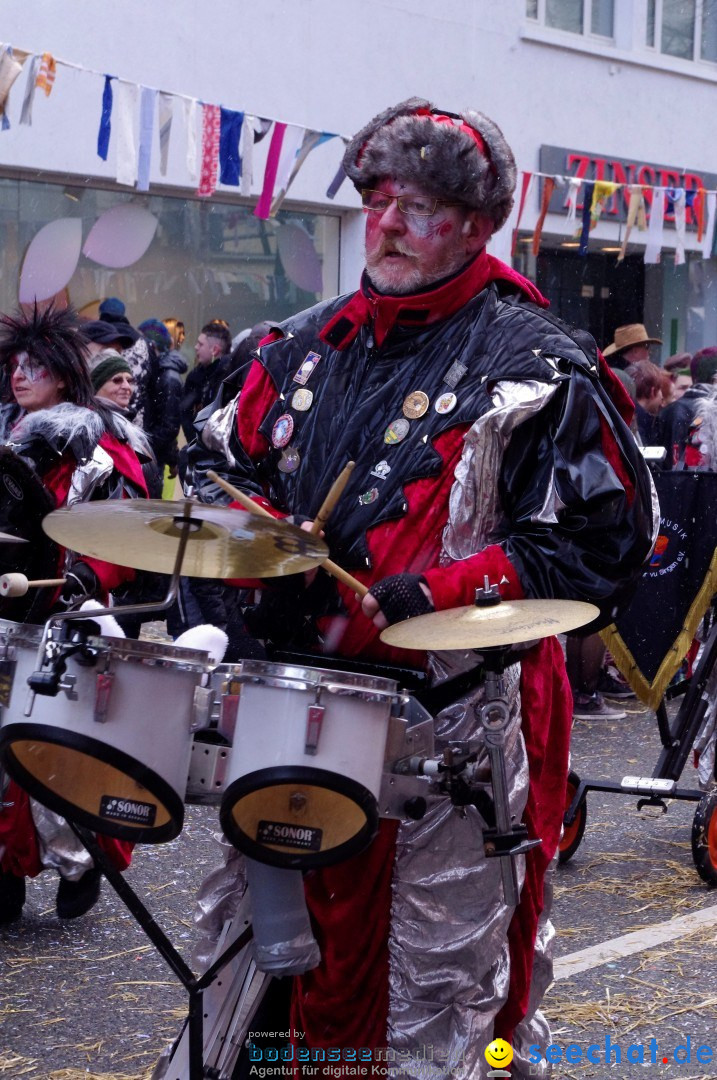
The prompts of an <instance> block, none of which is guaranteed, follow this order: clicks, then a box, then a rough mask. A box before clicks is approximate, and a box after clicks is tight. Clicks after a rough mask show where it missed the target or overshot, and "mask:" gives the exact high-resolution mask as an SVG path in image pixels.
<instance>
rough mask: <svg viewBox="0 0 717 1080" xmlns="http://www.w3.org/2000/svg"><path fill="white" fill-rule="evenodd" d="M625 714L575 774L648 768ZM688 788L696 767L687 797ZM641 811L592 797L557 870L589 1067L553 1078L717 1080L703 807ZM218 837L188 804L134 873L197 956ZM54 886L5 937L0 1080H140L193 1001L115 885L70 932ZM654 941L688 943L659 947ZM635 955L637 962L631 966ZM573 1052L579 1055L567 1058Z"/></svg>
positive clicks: (559, 1014)
mask: <svg viewBox="0 0 717 1080" xmlns="http://www.w3.org/2000/svg"><path fill="white" fill-rule="evenodd" d="M628 709H629V716H628V719H627V720H626V721H622V722H619V723H611V724H606V723H604V722H599V721H592V722H577V723H576V726H575V732H574V744H573V746H574V749H573V765H574V767H575V769H576V770H577V771H578V772H579V773H581V774H582V775H584V776H592V777H604V778H609V779H619V778H620V777H621V776H622V775H623V774H624V773H649V772H651V771H652V768H653V766H654V763H655V761H656V758H657V752H658V750H657V745H658V743H657V735H656V730H655V725H654V719H653V718H652V717H651V715H648V714H647V713H646V711H645V710H644V709H642V708H641V707H640V706H639V705H637V704H634V703H633V704H632V705H630V703H628ZM693 784H694V780H693V770H692V767H691V765H688V767H687V769H686V775H685V785H686V786H693ZM635 803H636V800H635V799H634V798H631V797H625V796H621V795H604V796H600V795H597V794H594V793H592V794H590V795H589V796H588V812H589V820H588V826H587V830H586V834H585V838H584V840H583V843H582V845H581V846H580V848H579V849H578V851H577V853H576V855H575V856H574V858H573V860H572V861H571V862H570V863H568V864H567V865H566V866H564V867H562V868H560V869H559V871H558V873H557V879H556V880H557V884H556V904H555V922H556V925H557V928H558V937H557V949H556V953H557V956H558V958H559V962H558V966H557V976H558V977H557V978H556V981H555V983H554V985H553V986H552V988H551V990H550V991H549V994H548V997H547V1000H546V1008H547V1012H548V1014H549V1016H550V1019H551V1023H552V1026H553V1035H554V1041H555V1043H557V1044H558V1045H559V1046H560V1047H562V1048H563V1050H565V1049H566V1047H568V1046H569V1044H574V1045H575V1046H576V1047H578V1048H579V1050H580V1053H581V1055H582V1058H581V1062H580V1063H579V1064H575V1063H569V1060H570V1059H566V1058H565V1057H563V1059H562V1062H561V1064H559V1065H556V1067H555V1077H556V1080H557V1078H558V1077H560V1078H561V1080H562V1078H563V1077H567V1078H580V1080H582V1078H585V1080H598V1078H607V1077H612V1078H619V1080H623V1078H629V1077H631V1076H636V1077H640V1078H643V1080H644V1078H648V1080H653V1078H657V1077H663V1076H664V1077H673V1076H675V1077H676V1076H679V1077H681V1078H682V1080H698V1078H699V1080H708V1078H709V1080H713V1078H715V1077H717V1064H714V1065H709V1064H707V1063H703V1064H700V1063H699V1062H698V1061H697V1060H696V1057H695V1053H696V1050H697V1048H698V1047H699V1046H700V1045H701V1044H708V1045H710V1046H712V1047H714V1048H715V1050H717V988H716V986H715V980H714V978H713V964H714V961H713V957H714V951H715V948H714V947H715V942H716V941H717V920H716V919H714V918H713V916H715V915H716V914H717V896H716V895H715V894H713V893H711V892H710V891H709V890H707V889H706V887H705V886H704V885H703V884H702V882H701V881H700V879H699V878H698V876H697V874H696V872H695V870H694V866H693V862H692V856H691V851H690V828H691V823H692V817H693V814H694V804H689V803H683V804H679V803H672V804H670V809H669V813H668V814H667V815H662V814H659V813H656V812H655V811H644V812H643V813H641V814H639V813H638V812H637V810H636V809H635ZM216 828H217V818H216V812H215V811H214V810H213V809H211V808H204V807H189V808H188V809H187V820H186V825H185V828H184V830H183V832H182V834H181V836H180V837H179V838H178V839H177V840H176V841H174V842H172V843H170V844H165V845H160V846H157V847H144V848H142V849H138V850H137V851H136V852H135V859H134V863H133V866H132V868H131V870H130V871H129V873H128V875H127V877H128V879H129V881H130V882H131V883H132V885H133V886H134V887H135V888H136V890H137V891H138V892H139V893H140V895H141V896H143V897H144V898H145V900H146V903H147V905H148V906H149V907H150V908H151V909H152V911H153V912H155V913H156V916H157V920H158V921H159V923H160V924H161V925H162V926H163V927H164V928H165V929H166V930H167V933H168V934H169V936H170V938H171V939H172V941H173V942H174V943H175V945H176V946H177V947H178V948H179V950H180V951H181V952H182V953H183V955H184V956H185V957H186V958H187V960H189V959H190V957H191V949H192V946H193V943H194V941H195V940H196V937H195V931H194V929H193V925H192V909H193V893H194V890H195V888H196V886H197V884H198V882H199V881H200V879H201V878H202V876H203V875H204V873H206V871H207V870H208V869H209V868H210V867H211V866H212V865H213V864H214V862H215V860H216V851H217V848H216V846H215V844H214V843H213V841H212V832H213V831H214V830H215V829H216ZM56 882H57V879H56V877H55V876H54V875H52V874H49V873H48V874H44V875H42V876H41V877H40V878H38V879H37V880H36V881H34V882H31V883H30V886H29V892H28V902H27V905H26V913H25V917H24V918H23V920H22V922H21V923H20V924H16V925H14V926H12V927H11V928H9V929H5V930H2V931H0V949H1V953H0V1020H1V1024H0V1033H1V1034H0V1076H2V1077H3V1078H4V1077H8V1078H15V1077H28V1078H30V1080H49V1078H51V1080H80V1078H85V1080H89V1078H92V1077H101V1078H102V1080H120V1078H121V1080H130V1078H131V1080H139V1078H143V1077H145V1076H146V1075H147V1073H148V1070H149V1068H150V1066H151V1064H152V1063H153V1061H154V1060H155V1058H156V1057H157V1054H158V1053H159V1051H160V1050H161V1049H162V1048H163V1047H164V1046H165V1045H166V1044H167V1042H168V1041H169V1040H171V1038H172V1037H173V1036H174V1035H175V1034H176V1032H177V1031H178V1028H179V1024H180V1020H181V1018H182V1017H183V1015H184V1007H185V995H184V991H183V990H182V989H181V987H180V986H179V985H178V984H177V982H176V980H175V978H174V976H173V975H172V973H171V972H170V971H169V969H168V968H167V967H166V966H165V965H164V962H163V961H162V960H161V959H160V958H159V957H158V956H157V954H156V953H155V952H154V949H153V948H152V947H151V946H150V945H149V944H148V942H147V941H146V939H145V938H144V936H143V934H142V932H141V931H140V930H139V928H138V927H137V926H136V925H135V923H134V922H133V920H132V919H131V918H130V916H129V915H128V914H127V913H126V912H125V911H124V909H123V908H122V906H121V905H120V904H119V902H117V901H116V900H114V899H113V894H112V893H111V890H110V889H109V888H108V887H107V886H106V885H105V887H104V891H103V896H102V899H101V901H100V903H99V904H98V905H97V907H96V908H95V909H94V910H93V911H92V913H91V914H90V915H89V916H87V917H86V918H84V919H81V920H78V921H76V922H74V923H65V924H62V923H60V922H59V921H58V919H57V917H56V915H55V913H54V892H55V889H56ZM691 913H696V914H697V915H698V917H699V918H702V919H703V920H705V921H704V923H703V924H700V925H698V926H697V927H696V928H694V927H691V925H690V924H689V923H688V924H687V925H686V926H685V925H684V924H683V923H680V922H678V923H676V924H674V925H673V927H672V928H668V931H671V933H669V932H668V933H666V932H665V931H664V928H663V924H664V923H666V922H667V921H669V920H674V919H676V918H682V917H685V916H688V915H690V914H691ZM646 928H647V929H649V930H650V931H651V933H652V937H650V936H649V935H647V936H646V937H645V939H644V940H640V941H638V942H637V944H634V943H633V944H632V945H630V943H629V942H628V943H625V942H617V944H616V946H615V955H612V956H611V957H610V958H609V959H608V961H607V962H601V960H602V959H603V957H602V956H598V957H596V956H595V955H594V953H591V954H588V955H587V956H585V957H582V958H577V959H576V957H575V954H576V953H579V952H581V951H582V950H586V949H589V948H590V947H592V946H597V945H601V944H602V943H605V942H611V941H613V940H614V939H618V938H620V937H621V936H622V935H626V934H629V933H632V932H635V931H641V930H645V929H646ZM655 928H660V931H659V932H658V931H656V930H655ZM659 933H661V936H662V937H663V938H664V937H665V936H668V937H670V936H671V934H675V933H677V934H678V935H679V936H677V937H674V939H673V940H667V941H665V940H658V936H659ZM628 947H631V948H634V949H637V951H634V952H631V953H629V955H625V950H626V949H627V948H628ZM578 960H581V963H580V964H578V966H579V967H584V970H579V971H577V972H576V964H577V963H578ZM607 1036H609V1039H610V1042H611V1045H612V1046H615V1045H616V1044H617V1045H618V1046H619V1047H620V1050H621V1055H622V1058H621V1061H620V1063H616V1061H615V1057H616V1052H615V1051H614V1050H613V1051H612V1053H611V1064H610V1065H608V1064H606V1063H605V1061H604V1057H605V1041H606V1037H607ZM688 1037H689V1038H690V1040H691V1043H690V1051H691V1055H692V1062H691V1063H686V1064H681V1065H678V1064H675V1063H674V1061H673V1051H674V1050H675V1048H676V1047H679V1046H686V1045H687V1043H686V1040H687V1038H688ZM651 1039H654V1040H656V1043H655V1044H652V1049H651V1043H650V1040H651ZM639 1044H642V1045H643V1046H644V1062H645V1064H644V1065H642V1066H640V1064H638V1063H634V1064H631V1063H628V1062H627V1060H626V1058H627V1056H628V1049H629V1048H630V1046H632V1047H633V1050H632V1051H631V1053H630V1056H631V1057H633V1058H634V1057H638V1055H639V1050H638V1049H636V1048H637V1047H638V1046H639ZM590 1046H593V1047H597V1048H598V1049H593V1050H592V1051H591V1053H592V1056H593V1057H598V1051H599V1060H598V1061H597V1062H590V1061H588V1060H586V1052H587V1050H588V1048H589V1047H590ZM651 1053H652V1055H653V1056H654V1057H655V1064H652V1063H651V1057H650V1055H651ZM685 1053H686V1051H683V1052H682V1056H684V1054H685ZM702 1053H703V1056H704V1053H705V1052H704V1051H703V1052H702ZM577 1054H578V1050H576V1049H575V1048H573V1049H572V1050H571V1051H570V1057H571V1058H572V1059H573V1061H575V1060H577ZM663 1057H668V1059H669V1061H668V1064H663V1063H662V1058H663Z"/></svg>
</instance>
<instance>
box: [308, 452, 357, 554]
mask: <svg viewBox="0 0 717 1080" xmlns="http://www.w3.org/2000/svg"><path fill="white" fill-rule="evenodd" d="M355 465H356V462H355V461H349V463H348V465H347V466H346V468H345V469H344V470H343V471H342V472H341V473H340V474H339V476H338V478H337V479H336V480H334V482H333V484H332V485H331V487H330V488H329V493H328V495H327V496H326V498H325V499H324V501H323V503H322V504H321V509H320V510H319V512H318V514H317V515H316V517H315V518H314V524H313V525H312V526H311V530H310V531H311V532H312V533H313V534H314V536H317V535H318V534H319V533H320V532H321V530H322V529H323V527H324V525H325V524H326V522H327V521H328V520H329V516H330V514H331V511H332V510H333V508H334V507H335V506H336V503H337V502H338V501H339V499H340V498H341V496H342V494H343V490H344V488H345V487H346V485H347V484H348V482H349V480H350V478H351V473H352V472H353V471H354V466H355Z"/></svg>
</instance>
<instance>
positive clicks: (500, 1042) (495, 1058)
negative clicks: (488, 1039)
mask: <svg viewBox="0 0 717 1080" xmlns="http://www.w3.org/2000/svg"><path fill="white" fill-rule="evenodd" d="M485 1059H486V1061H487V1062H488V1064H489V1065H492V1066H493V1068H494V1069H504V1068H505V1067H506V1065H510V1063H511V1061H512V1060H513V1047H512V1046H511V1045H510V1043H507V1042H506V1041H505V1039H493V1042H492V1043H489V1044H488V1046H486V1048H485Z"/></svg>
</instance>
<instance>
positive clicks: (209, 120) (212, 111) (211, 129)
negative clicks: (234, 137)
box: [197, 105, 221, 198]
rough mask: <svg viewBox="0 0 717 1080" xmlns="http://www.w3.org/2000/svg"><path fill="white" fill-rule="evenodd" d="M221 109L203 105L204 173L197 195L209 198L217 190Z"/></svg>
mask: <svg viewBox="0 0 717 1080" xmlns="http://www.w3.org/2000/svg"><path fill="white" fill-rule="evenodd" d="M220 132H221V109H220V108H219V106H218V105H202V171H201V174H200V177H199V187H198V188H197V195H201V196H202V197H203V198H207V197H208V196H209V195H213V194H214V192H215V191H216V188H217V172H218V170H219V136H220Z"/></svg>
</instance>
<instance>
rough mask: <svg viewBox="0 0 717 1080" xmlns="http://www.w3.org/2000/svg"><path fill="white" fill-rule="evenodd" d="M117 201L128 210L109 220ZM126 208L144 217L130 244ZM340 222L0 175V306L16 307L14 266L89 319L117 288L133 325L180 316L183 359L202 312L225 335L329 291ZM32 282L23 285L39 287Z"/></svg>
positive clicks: (276, 317) (281, 315)
mask: <svg viewBox="0 0 717 1080" xmlns="http://www.w3.org/2000/svg"><path fill="white" fill-rule="evenodd" d="M121 208H124V210H125V211H127V210H129V211H130V214H129V215H126V214H125V216H122V213H120V218H121V221H120V220H118V219H117V218H116V217H115V219H114V222H113V220H112V219H113V215H116V214H117V213H118V211H120V210H121ZM132 210H136V216H137V217H138V218H141V221H140V225H141V227H142V228H144V229H145V231H146V229H147V225H148V224H149V226H151V229H150V230H149V232H146V235H145V240H144V241H143V239H142V236H141V235H139V236H138V238H137V245H138V246H137V245H135V249H134V250H133V249H132V242H131V241H132V238H131V237H128V235H127V229H128V227H131V226H132V221H131V218H132V214H131V211H132ZM128 220H129V225H128ZM339 222H340V219H339V217H338V216H337V215H329V214H310V213H304V212H302V213H298V212H295V211H292V210H284V209H282V210H280V211H279V213H278V214H277V215H276V217H275V218H270V219H269V220H268V221H261V220H260V219H259V218H257V217H255V216H254V213H253V207H252V206H247V205H242V204H239V203H231V202H221V201H219V200H217V199H212V200H211V201H209V200H202V201H200V200H198V199H191V198H190V199H186V198H178V197H173V196H168V195H140V196H138V195H130V194H125V193H121V192H116V191H112V190H105V189H101V188H92V187H88V186H85V185H82V186H80V185H77V184H75V186H72V187H68V186H63V183H62V182H58V183H49V182H48V183H37V182H35V181H25V180H20V181H18V180H16V179H3V178H0V229H1V230H2V235H3V237H4V241H3V245H2V248H1V249H0V311H2V312H10V311H12V310H14V309H15V308H16V307H17V305H18V300H19V299H21V298H22V292H21V286H22V281H23V273H24V271H25V270H26V269H27V271H28V275H27V276H28V279H29V277H30V276H31V275H30V270H31V269H32V272H33V273H34V274H35V275H37V274H38V273H41V274H42V275H43V277H44V280H45V282H47V284H46V285H45V286H44V291H43V296H42V297H40V299H45V298H46V297H47V296H49V295H53V293H54V294H56V295H57V296H58V297H60V298H61V299H62V300H63V301H64V300H69V302H70V303H72V305H73V306H74V307H76V308H77V309H78V310H80V311H81V312H83V313H85V314H88V315H90V316H91V317H96V311H97V305H98V302H99V301H101V300H102V299H104V298H105V297H108V296H116V297H119V298H120V299H121V300H123V301H124V303H125V304H126V308H127V315H128V318H129V320H130V322H132V323H133V324H134V325H135V326H136V325H137V324H138V323H140V322H142V321H143V320H144V319H147V318H152V317H154V318H159V319H163V318H168V317H170V316H172V317H175V318H178V319H180V320H182V321H183V322H184V324H185V326H186V328H187V346H185V348H186V349H187V350H188V356H189V357H191V355H192V350H191V346H192V345H193V343H194V341H195V338H196V334H197V333H198V332H199V330H200V329H201V327H202V326H203V325H204V323H205V322H207V321H208V320H209V319H212V318H220V319H224V320H226V321H227V322H228V323H229V327H230V330H231V332H232V334H233V335H234V334H238V333H239V332H240V331H241V330H243V329H245V328H248V327H251V326H253V325H254V324H255V323H257V322H260V321H263V320H267V319H268V320H272V321H281V320H282V319H285V318H287V317H288V316H289V315H291V314H293V313H294V312H296V311H299V310H301V309H302V308H305V307H308V306H310V305H312V304H315V303H316V302H317V301H318V300H320V299H323V298H325V297H329V296H334V295H336V293H337V292H338V285H339V282H338V254H337V253H338V250H339ZM48 226H52V228H48ZM103 226H104V227H103ZM113 228H114V233H113V231H112V230H113ZM42 230H45V232H44V233H42ZM41 233H42V235H39V234H41ZM91 233H92V234H93V238H94V244H93V240H89V241H88V237H90V234H91ZM43 243H44V245H45V249H46V250H44V249H43ZM62 245H64V250H61V247H62ZM73 245H74V246H73ZM33 249H34V250H33ZM81 249H82V250H81ZM84 249H86V251H85V250H84ZM29 251H30V252H31V254H30V256H29V257H28V252H29ZM120 251H122V252H124V253H125V254H124V255H122V256H120V255H119V254H118V252H120ZM128 252H129V254H127V253H128ZM128 259H129V260H130V261H129V262H127V260H128ZM31 263H32V267H31V265H30V264H31ZM37 280H38V279H37V277H35V279H34V282H35V284H34V285H33V284H32V282H29V284H30V285H32V287H33V288H37V287H38V286H37ZM27 284H28V282H26V286H27ZM48 290H51V291H48ZM26 295H27V294H26ZM193 335H194V336H193Z"/></svg>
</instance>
